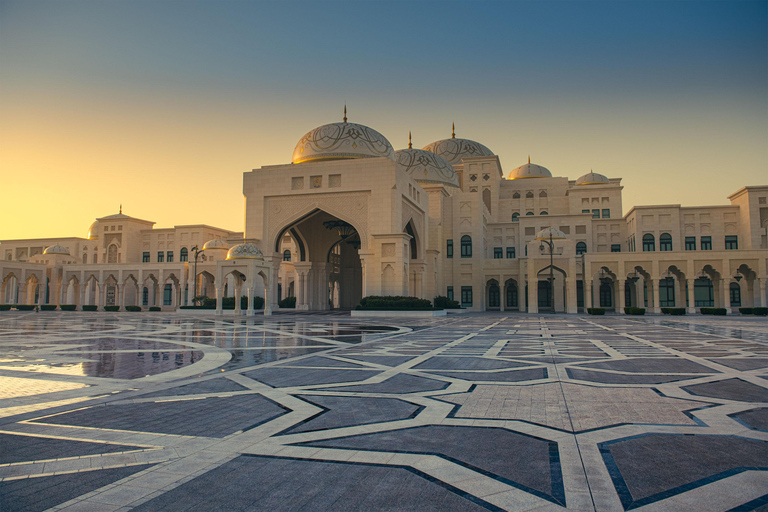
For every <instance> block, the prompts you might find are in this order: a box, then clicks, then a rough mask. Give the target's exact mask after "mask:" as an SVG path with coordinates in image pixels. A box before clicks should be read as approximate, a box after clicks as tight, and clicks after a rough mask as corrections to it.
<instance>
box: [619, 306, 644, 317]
mask: <svg viewBox="0 0 768 512" xmlns="http://www.w3.org/2000/svg"><path fill="white" fill-rule="evenodd" d="M624 313H625V314H627V315H644V314H645V308H630V307H628V308H624Z"/></svg>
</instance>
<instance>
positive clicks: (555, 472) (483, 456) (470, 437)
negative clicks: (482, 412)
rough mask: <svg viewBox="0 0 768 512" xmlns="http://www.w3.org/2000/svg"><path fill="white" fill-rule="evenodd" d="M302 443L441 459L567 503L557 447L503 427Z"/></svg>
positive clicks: (406, 432) (404, 432) (439, 428)
mask: <svg viewBox="0 0 768 512" xmlns="http://www.w3.org/2000/svg"><path fill="white" fill-rule="evenodd" d="M302 444H303V445H307V446H317V447H326V448H345V449H353V450H373V451H378V450H383V451H389V452H403V453H422V454H432V455H439V456H442V457H445V458H447V459H450V460H454V461H457V462H459V463H461V464H463V465H465V466H468V467H470V468H473V469H475V470H479V471H480V472H482V473H484V474H486V475H489V476H493V477H496V478H499V479H500V480H503V481H505V482H507V483H508V484H510V485H514V486H515V487H518V488H520V489H523V490H525V491H527V492H530V493H532V494H535V495H537V496H539V497H542V498H545V499H548V500H550V501H553V502H555V503H560V504H563V503H564V502H565V490H564V488H563V481H562V473H561V469H560V460H559V452H558V450H557V443H554V442H551V441H546V440H543V439H538V438H535V437H532V436H527V435H524V434H518V433H515V432H511V431H509V430H505V429H501V428H482V427H449V426H426V427H416V428H410V429H403V430H394V431H389V432H378V433H374V434H363V435H359V436H351V437H343V438H338V439H328V440H325V441H311V442H307V443H302Z"/></svg>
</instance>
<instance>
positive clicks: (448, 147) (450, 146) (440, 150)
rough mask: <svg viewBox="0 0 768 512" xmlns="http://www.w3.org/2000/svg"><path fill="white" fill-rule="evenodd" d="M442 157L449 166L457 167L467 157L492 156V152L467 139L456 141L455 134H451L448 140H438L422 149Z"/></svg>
mask: <svg viewBox="0 0 768 512" xmlns="http://www.w3.org/2000/svg"><path fill="white" fill-rule="evenodd" d="M422 149H424V150H426V151H431V152H432V153H435V154H436V155H440V156H441V157H443V158H444V159H445V160H446V161H447V162H448V163H449V164H451V165H458V164H460V163H461V160H462V159H463V158H466V157H468V156H493V151H491V150H490V149H488V148H487V147H485V146H483V145H482V144H480V143H479V142H475V141H473V140H469V139H457V138H456V133H451V138H450V139H443V140H438V141H437V142H433V143H432V144H428V145H426V146H424V148H422Z"/></svg>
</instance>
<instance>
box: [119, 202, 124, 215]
mask: <svg viewBox="0 0 768 512" xmlns="http://www.w3.org/2000/svg"><path fill="white" fill-rule="evenodd" d="M119 213H120V214H122V213H123V203H120V212H119Z"/></svg>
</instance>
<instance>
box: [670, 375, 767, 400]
mask: <svg viewBox="0 0 768 512" xmlns="http://www.w3.org/2000/svg"><path fill="white" fill-rule="evenodd" d="M682 389H683V390H685V391H687V392H688V393H690V394H692V395H698V396H707V397H711V398H724V399H726V400H737V401H739V402H768V389H766V388H761V387H760V386H756V385H754V384H752V383H751V382H747V381H745V380H741V379H726V380H718V381H716V382H706V383H704V384H694V385H692V386H684V387H683V388H682Z"/></svg>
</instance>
